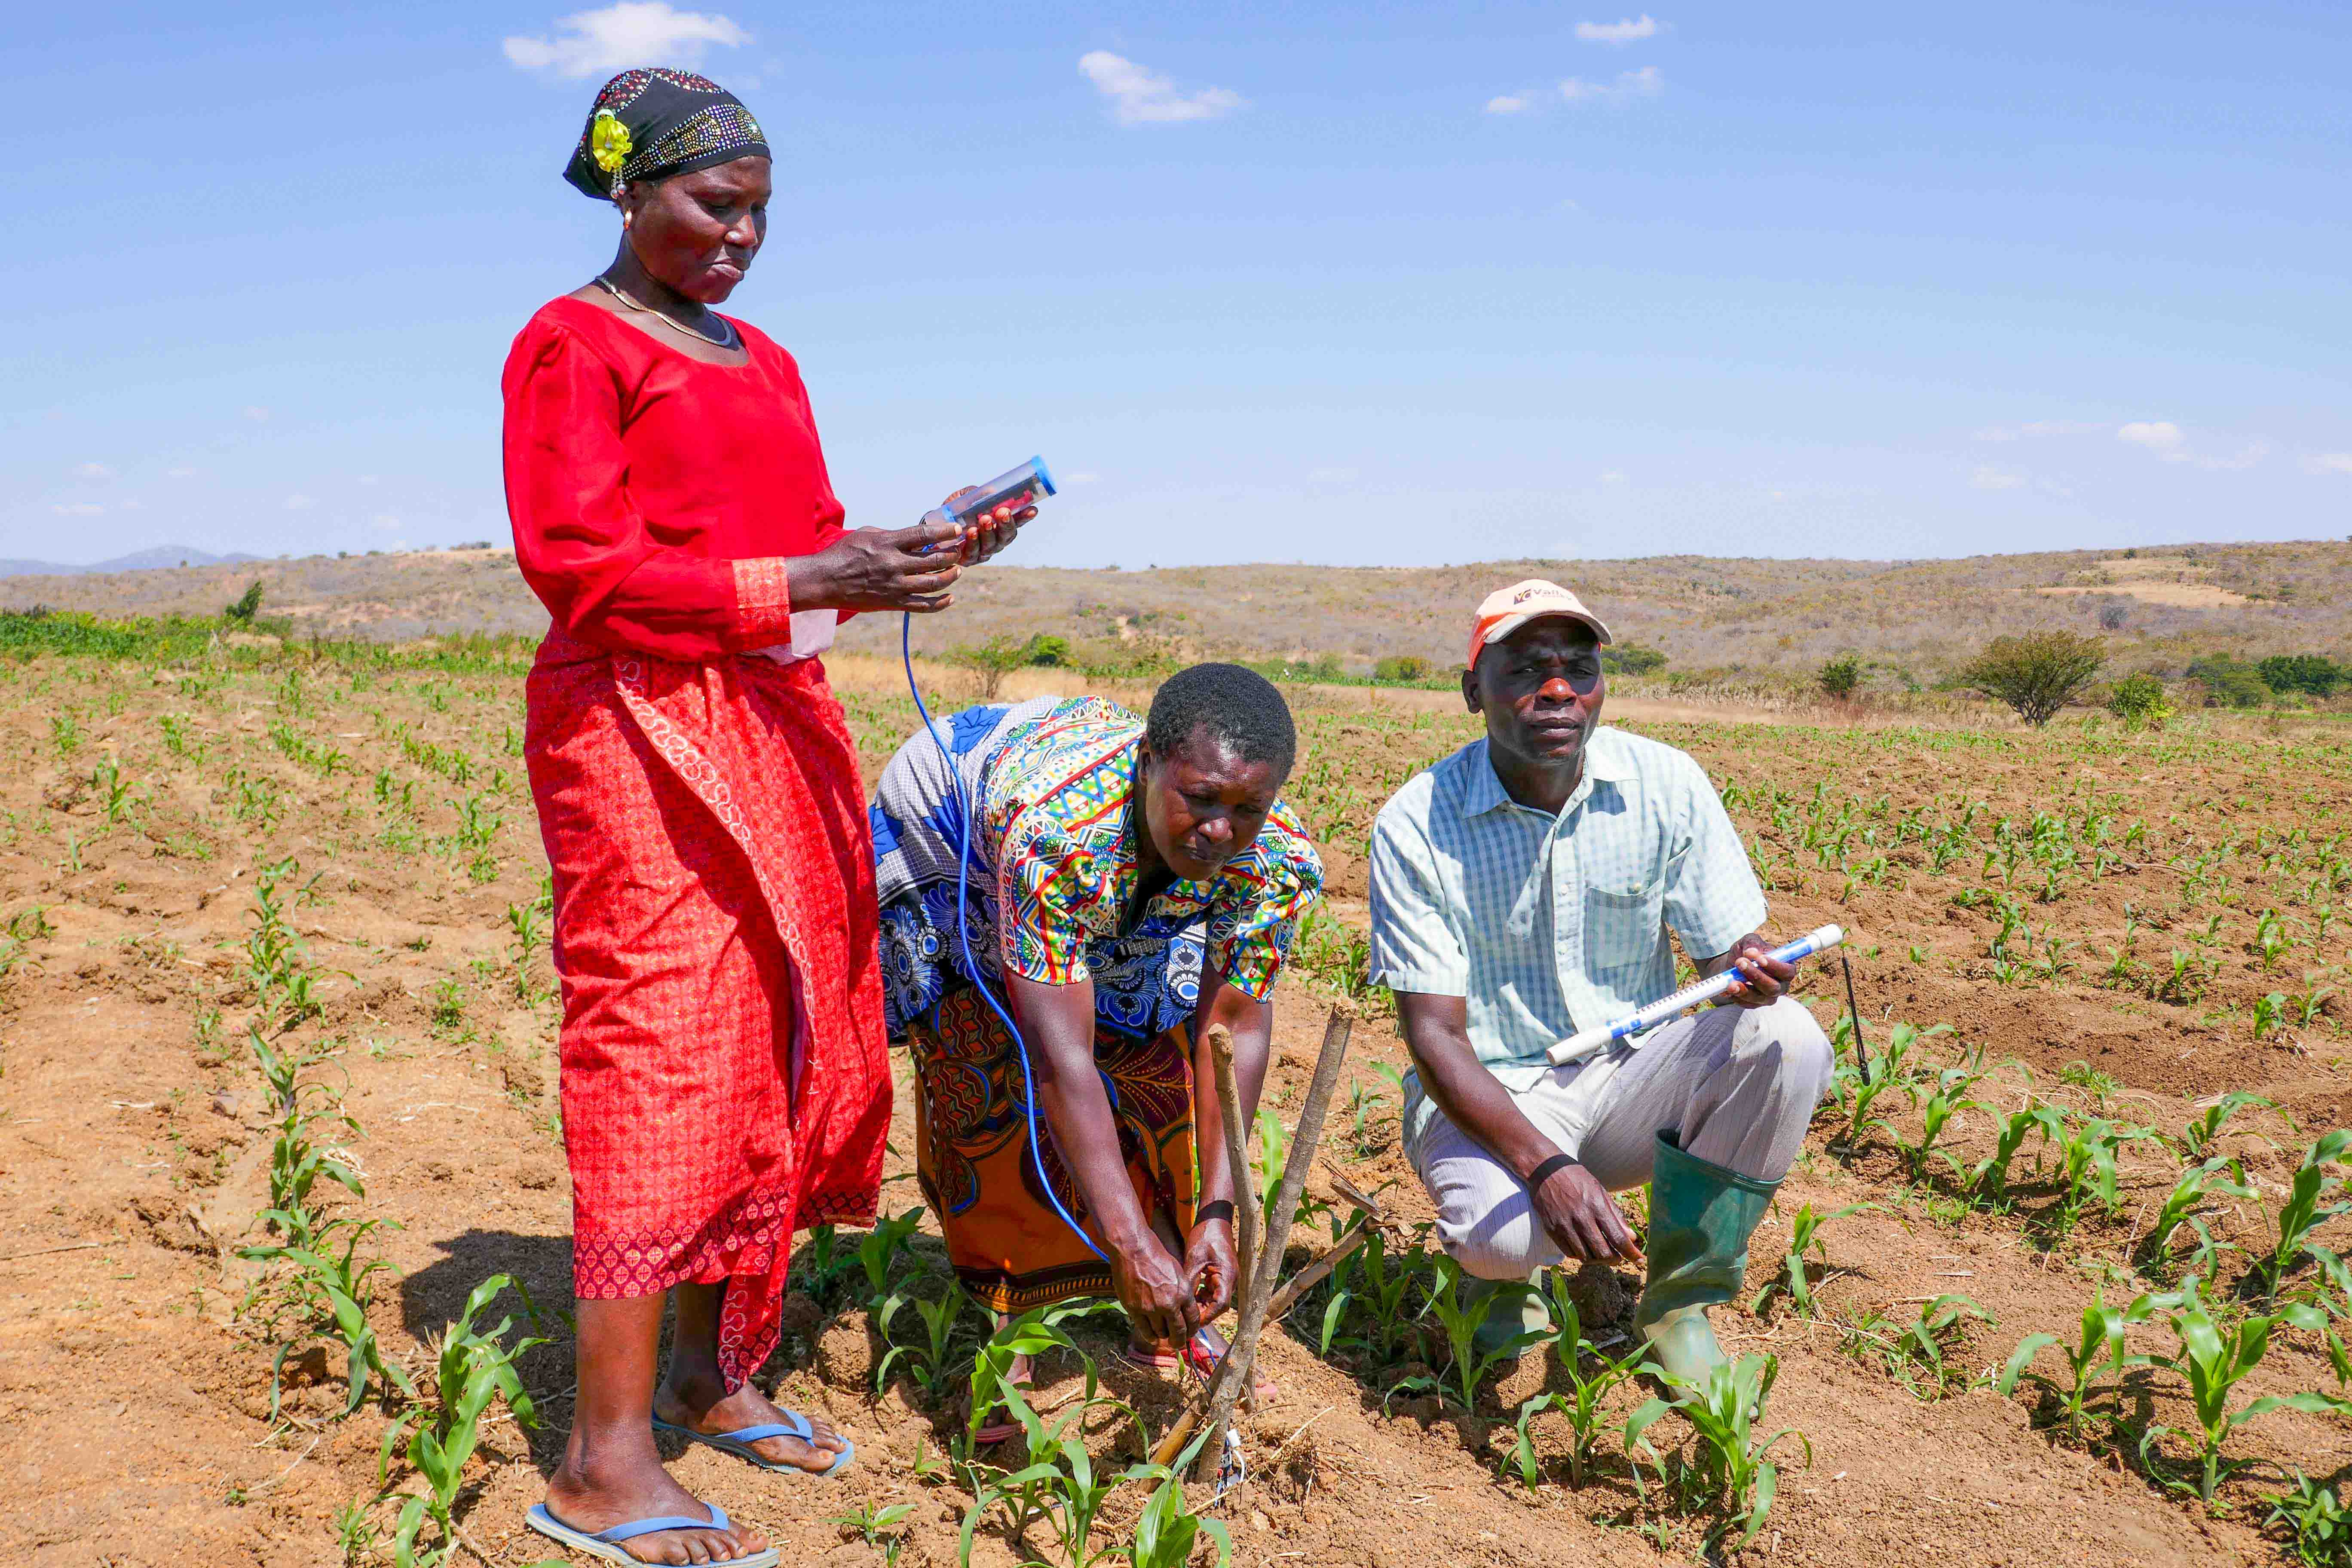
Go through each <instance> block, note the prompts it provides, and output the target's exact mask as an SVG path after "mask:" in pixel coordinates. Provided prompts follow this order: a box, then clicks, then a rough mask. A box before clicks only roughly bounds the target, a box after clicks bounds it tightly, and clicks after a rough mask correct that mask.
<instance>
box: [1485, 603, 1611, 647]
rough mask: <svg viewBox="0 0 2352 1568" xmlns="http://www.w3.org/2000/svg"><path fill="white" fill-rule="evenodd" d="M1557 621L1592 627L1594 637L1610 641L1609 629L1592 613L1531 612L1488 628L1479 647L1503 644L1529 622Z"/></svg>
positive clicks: (1512, 617) (1572, 611) (1505, 618)
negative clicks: (1506, 638)
mask: <svg viewBox="0 0 2352 1568" xmlns="http://www.w3.org/2000/svg"><path fill="white" fill-rule="evenodd" d="M1555 619H1556V620H1562V621H1574V622H1576V623H1577V624H1578V625H1580V626H1590V627H1591V628H1592V635H1593V636H1594V637H1598V638H1600V639H1601V641H1602V642H1604V643H1605V642H1608V641H1609V640H1610V637H1609V628H1608V627H1607V626H1603V625H1601V617H1600V616H1596V615H1593V614H1591V612H1590V611H1587V612H1585V613H1583V614H1579V613H1578V612H1576V611H1574V610H1529V611H1528V612H1527V613H1526V614H1524V615H1517V616H1504V617H1503V618H1502V619H1501V620H1499V621H1496V623H1495V624H1494V625H1493V626H1488V627H1487V628H1486V637H1485V639H1484V640H1483V641H1482V642H1481V643H1480V645H1479V646H1480V647H1491V646H1493V645H1494V644H1496V643H1498V642H1501V641H1502V640H1503V639H1504V638H1505V637H1509V636H1510V635H1511V634H1512V633H1513V632H1515V631H1517V630H1518V629H1519V628H1520V627H1521V626H1526V625H1527V624H1528V622H1529V621H1541V620H1555Z"/></svg>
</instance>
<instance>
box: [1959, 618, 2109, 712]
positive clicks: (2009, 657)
mask: <svg viewBox="0 0 2352 1568" xmlns="http://www.w3.org/2000/svg"><path fill="white" fill-rule="evenodd" d="M2103 663H2105V654H2103V653H2102V652H2101V651H2100V648H2099V641H2098V639H2097V638H2096V637H2084V636H2082V635H2081V634H2080V633H2077V632H2031V633H2028V634H2027V635H2025V636H2023V637H1995V638H1994V639H1993V640H1992V644H1991V646H1990V647H1987V648H1986V649H1985V650H1984V651H1983V652H1982V653H1980V654H1979V655H1977V657H1976V658H1973V659H1971V660H1970V661H1969V664H1968V666H1967V668H1964V669H1962V670H1961V671H1960V682H1961V684H1962V685H1965V686H1973V687H1975V688H1976V689H1978V690H1979V691H1981V692H1983V693H1984V694H1985V695H1986V696H1988V697H1991V698H1995V699H1997V700H2000V701H2002V702H2006V703H2007V704H2009V706H2010V707H2011V708H2013V709H2015V710H2017V716H2018V717H2019V718H2021V719H2022V720H2024V721H2026V722H2027V723H2029V724H2031V725H2032V726H2033V727H2034V728H2035V729H2037V730H2038V729H2040V728H2041V727H2042V725H2044V724H2047V723H2048V722H2050V721H2051V720H2052V719H2053V718H2054V717H2055V716H2056V715H2057V712H2058V710H2060V709H2062V708H2063V707H2065V706H2066V704H2067V703H2069V702H2072V701H2073V700H2074V699H2075V698H2076V697H2077V696H2079V695H2080V694H2081V692H2082V689H2083V688H2084V687H2085V686H2088V685H2089V684H2090V683H2091V680H2092V678H2093V677H2095V676H2096V675H2097V674H2098V673H2099V666H2100V665H2101V664H2103Z"/></svg>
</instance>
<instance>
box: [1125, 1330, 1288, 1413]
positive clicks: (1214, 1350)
mask: <svg viewBox="0 0 2352 1568" xmlns="http://www.w3.org/2000/svg"><path fill="white" fill-rule="evenodd" d="M1226 1348H1227V1347H1226V1344H1225V1338H1224V1336H1223V1334H1220V1333H1219V1332H1217V1331H1216V1330H1214V1329H1209V1328H1204V1329H1202V1330H1201V1331H1199V1332H1198V1333H1196V1334H1194V1335H1193V1336H1192V1340H1191V1342H1189V1343H1187V1344H1186V1345H1185V1346H1184V1347H1183V1349H1182V1350H1181V1352H1180V1351H1179V1350H1178V1349H1177V1347H1176V1346H1174V1345H1171V1344H1163V1343H1157V1342H1154V1343H1150V1344H1147V1343H1145V1342H1142V1341H1140V1340H1133V1339H1130V1340H1129V1341H1128V1342H1127V1352H1128V1354H1129V1355H1130V1356H1132V1357H1133V1358H1134V1359H1135V1360H1137V1361H1139V1362H1140V1363H1143V1364H1145V1365H1147V1366H1154V1367H1158V1368H1160V1369H1161V1370H1163V1371H1173V1372H1178V1373H1181V1371H1182V1370H1183V1368H1184V1367H1185V1365H1186V1364H1187V1363H1189V1364H1190V1365H1191V1367H1192V1370H1193V1371H1194V1372H1196V1373H1199V1374H1200V1375H1201V1380H1202V1382H1204V1383H1205V1382H1207V1381H1208V1380H1209V1379H1210V1378H1211V1377H1213V1376H1214V1375H1215V1374H1216V1371H1217V1363H1219V1362H1221V1361H1223V1360H1224V1359H1225V1351H1226ZM1280 1392H1281V1390H1279V1389H1277V1388H1276V1387H1275V1385H1274V1381H1273V1380H1272V1379H1271V1378H1269V1377H1267V1376H1266V1375H1265V1373H1262V1372H1260V1371H1258V1370H1257V1368H1255V1366H1253V1367H1252V1368H1250V1399H1251V1401H1252V1402H1253V1403H1255V1402H1256V1401H1259V1400H1265V1399H1272V1398H1273V1397H1274V1396H1275V1395H1276V1394H1278V1393H1280Z"/></svg>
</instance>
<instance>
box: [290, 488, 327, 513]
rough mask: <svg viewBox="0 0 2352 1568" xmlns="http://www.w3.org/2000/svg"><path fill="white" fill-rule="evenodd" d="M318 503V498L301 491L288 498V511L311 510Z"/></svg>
mask: <svg viewBox="0 0 2352 1568" xmlns="http://www.w3.org/2000/svg"><path fill="white" fill-rule="evenodd" d="M318 504H319V503H318V501H317V500H314V499H312V498H311V497H310V496H306V495H303V494H301V493H300V492H299V491H298V492H296V493H295V494H293V495H290V496H288V497H287V498H286V510H288V511H309V510H310V509H311V508H312V507H314V506H317V505H318Z"/></svg>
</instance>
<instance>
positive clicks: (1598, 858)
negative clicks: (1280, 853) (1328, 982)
mask: <svg viewBox="0 0 2352 1568" xmlns="http://www.w3.org/2000/svg"><path fill="white" fill-rule="evenodd" d="M1371 883H1372V900H1371V902H1372V954H1371V978H1372V981H1373V983H1374V984H1381V985H1386V986H1388V987H1390V988H1391V990H1396V991H1418V992H1423V993H1425V994H1431V995H1438V996H1461V997H1464V998H1465V999H1466V1000H1467V1002H1468V1014H1469V1026H1470V1043H1471V1045H1472V1046H1473V1047H1475V1048H1476V1050H1477V1053H1478V1059H1479V1060H1480V1061H1481V1062H1484V1063H1485V1064H1486V1066H1487V1068H1489V1069H1490V1070H1492V1071H1493V1072H1494V1073H1495V1076H1496V1078H1497V1079H1500V1080H1501V1081H1502V1083H1503V1085H1504V1087H1505V1088H1507V1089H1514V1090H1517V1089H1527V1088H1528V1087H1529V1086H1531V1085H1532V1084H1533V1083H1534V1082H1535V1081H1536V1080H1537V1079H1539V1078H1541V1077H1542V1076H1543V1074H1544V1072H1545V1070H1546V1067H1547V1064H1546V1063H1545V1061H1544V1052H1545V1051H1546V1050H1547V1049H1549V1047H1551V1046H1553V1045H1555V1044H1557V1043H1558V1042H1559V1041H1560V1040H1563V1039H1566V1038H1567V1037H1569V1036H1570V1035H1572V1034H1574V1033H1576V1031H1577V1030H1579V1029H1580V1028H1584V1027H1587V1026H1591V1025H1594V1024H1601V1023H1606V1022H1608V1021H1610V1020H1611V1019H1614V1018H1621V1017H1622V1016H1625V1015H1626V1014H1628V1013H1630V1012H1632V1011H1633V1010H1634V1009H1635V1008H1637V1007H1639V1006H1641V1005H1643V1003H1645V1002H1654V1001H1656V1000H1657V999H1658V998H1659V997H1661V996H1664V995H1665V994H1667V993H1668V992H1670V991H1672V990H1673V989H1674V988H1675V963H1674V953H1673V950H1672V949H1670V948H1669V947H1668V946H1667V944H1666V928H1667V927H1668V926H1672V927H1673V928H1674V931H1675V934H1676V935H1678V936H1680V937H1681V938H1682V942H1683V950H1684V951H1685V952H1687V953H1689V954H1690V955H1691V956H1692V957H1693V958H1712V957H1714V956H1715V955H1716V954H1717V953H1720V952H1727V950H1728V949H1729V948H1730V946H1731V944H1732V943H1733V942H1737V941H1738V940H1739V939H1740V938H1741V937H1743V936H1746V935H1747V934H1748V932H1749V931H1759V930H1761V929H1762V927H1763V924H1764V917H1765V908H1764V893H1763V890H1762V889H1759V887H1758V886H1757V885H1756V874H1755V872H1754V871H1753V870H1751V869H1750V868H1749V867H1748V852H1747V850H1746V849H1745V848H1744V847H1742V846H1741V844H1740V842H1739V834H1738V830H1737V829H1735V828H1734V827H1733V826H1731V818H1730V817H1729V816H1726V815H1725V813H1724V809H1723V803H1722V801H1721V799H1720V798H1718V797H1717V795H1716V792H1715V786H1714V785H1713V784H1710V783H1709V782H1708V780H1707V776H1706V770H1705V769H1703V768H1701V767H1700V766H1699V765H1698V763H1696V761H1694V760H1693V759H1692V758H1691V757H1690V756H1689V755H1688V754H1687V753H1685V752H1678V751H1676V750H1675V748H1673V747H1672V746H1666V745H1661V744H1659V743H1658V742H1655V741H1649V740H1644V739H1643V738H1642V737H1641V736H1639V735H1629V734H1627V733H1626V732H1625V731H1622V730H1613V729H1609V728H1607V727H1605V726H1604V727H1602V728H1601V729H1597V730H1595V731H1593V732H1592V735H1591V739H1590V740H1589V741H1587V742H1586V743H1585V758H1584V777H1583V779H1582V780H1581V781H1580V783H1579V784H1577V786H1576V790H1575V793H1573V794H1572V795H1570V796H1569V797H1568V804H1567V805H1565V806H1563V807H1562V808H1561V809H1560V812H1559V816H1552V815H1550V814H1549V813H1548V812H1542V811H1538V810H1535V809H1534V808H1532V807H1529V806H1524V805H1519V804H1518V803H1517V801H1515V800H1513V799H1512V798H1511V797H1510V796H1509V795H1507V794H1506V793H1505V792H1504V789H1503V783H1502V780H1500V779H1499V778H1497V777H1496V776H1495V769H1494V766H1493V764H1492V763H1489V762H1488V761H1487V759H1486V742H1485V741H1475V742H1472V743H1471V744H1469V745H1467V746H1465V747H1463V748H1462V749H1461V750H1460V751H1458V752H1454V754H1453V755H1452V756H1450V757H1448V758H1446V759H1445V760H1444V762H1442V763H1438V764H1437V765H1436V766H1434V767H1433V768H1431V769H1430V770H1429V771H1428V772H1426V773H1421V774H1418V775H1416V776H1415V777H1414V778H1412V780H1411V781H1409V782H1408V783H1407V784H1405V786H1404V787H1403V788H1402V789H1401V790H1399V791H1397V793H1396V795H1395V797H1394V798H1392V799H1391V801H1390V802H1389V803H1388V805H1384V806H1382V807H1381V815H1380V816H1379V818H1378V820H1377V821H1375V822H1374V823H1373V825H1372V863H1371ZM1420 1101H1421V1095H1420V1091H1419V1086H1418V1084H1416V1085H1415V1086H1414V1089H1413V1093H1412V1103H1409V1104H1408V1107H1407V1110H1406V1116H1405V1125H1406V1128H1407V1131H1408V1133H1409V1134H1417V1133H1418V1131H1419V1123H1420V1121H1422V1120H1423V1117H1422V1115H1421V1112H1422V1111H1423V1105H1422V1104H1421V1103H1420Z"/></svg>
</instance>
